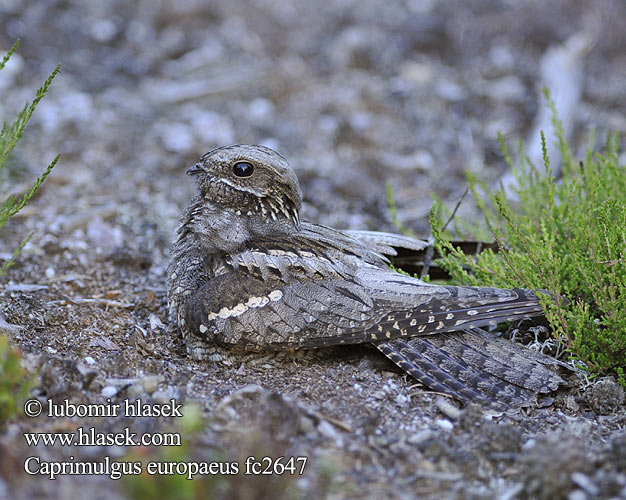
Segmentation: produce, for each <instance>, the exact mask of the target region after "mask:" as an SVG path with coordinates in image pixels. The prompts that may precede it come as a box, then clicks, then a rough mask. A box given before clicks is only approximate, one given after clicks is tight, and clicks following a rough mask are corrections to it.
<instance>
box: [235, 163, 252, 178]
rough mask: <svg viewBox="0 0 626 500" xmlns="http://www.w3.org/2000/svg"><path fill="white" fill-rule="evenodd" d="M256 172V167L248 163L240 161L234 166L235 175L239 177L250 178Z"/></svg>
mask: <svg viewBox="0 0 626 500" xmlns="http://www.w3.org/2000/svg"><path fill="white" fill-rule="evenodd" d="M252 172H254V165H253V164H252V163H250V162H247V161H238V162H237V163H235V164H234V165H233V174H235V175H236V176H237V177H250V176H251V175H252Z"/></svg>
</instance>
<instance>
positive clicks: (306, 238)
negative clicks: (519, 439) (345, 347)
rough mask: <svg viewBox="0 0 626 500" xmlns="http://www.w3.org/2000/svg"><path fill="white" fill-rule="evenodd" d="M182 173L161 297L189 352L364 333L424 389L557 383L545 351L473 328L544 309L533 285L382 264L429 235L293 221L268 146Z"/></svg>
mask: <svg viewBox="0 0 626 500" xmlns="http://www.w3.org/2000/svg"><path fill="white" fill-rule="evenodd" d="M187 174H189V175H192V176H194V177H195V178H196V179H197V182H198V188H199V192H198V193H197V194H196V195H195V196H194V197H193V199H192V200H191V203H190V204H189V206H188V207H187V208H186V209H185V211H184V213H183V215H182V218H181V221H180V225H179V227H178V230H177V232H176V235H175V238H174V242H173V247H172V253H171V259H170V264H169V268H168V282H169V283H168V302H169V310H170V316H171V318H172V319H173V320H174V321H176V322H177V323H178V327H179V328H180V331H181V333H182V335H183V337H184V339H185V341H186V345H187V350H188V352H189V353H190V354H191V356H193V357H194V358H196V359H202V360H208V361H212V362H227V360H228V359H230V358H231V357H232V355H233V354H232V353H237V352H246V351H284V350H295V349H310V348H322V347H324V346H330V345H338V344H356V343H371V344H373V345H374V346H375V347H376V348H377V349H378V350H380V351H381V352H382V353H384V354H385V355H386V356H387V357H388V358H390V359H391V360H392V361H393V362H394V363H396V364H397V365H398V366H400V367H401V368H402V369H403V370H405V371H406V372H407V373H409V374H410V375H412V376H413V377H415V378H416V379H417V380H419V381H420V382H422V383H423V384H424V385H426V386H428V387H429V388H430V389H432V390H435V391H439V392H442V393H446V394H448V395H451V396H453V397H455V398H457V399H459V400H461V401H463V402H468V401H474V402H479V403H483V404H485V405H487V406H491V407H498V408H506V407H509V406H521V405H529V404H532V402H533V401H534V400H535V399H536V397H537V394H538V393H547V392H550V391H553V390H555V389H557V388H558V386H559V385H560V384H561V383H562V382H563V381H562V379H561V378H560V377H559V375H557V374H556V373H555V372H554V371H552V370H550V369H548V368H547V367H546V366H547V365H548V364H550V360H551V358H548V357H546V356H543V355H540V354H538V353H535V352H534V351H530V350H529V349H525V348H523V347H521V346H519V345H517V344H513V343H510V342H507V341H506V340H502V339H499V338H497V337H495V336H493V335H491V334H489V333H487V332H486V331H484V330H483V329H482V328H481V327H486V326H491V325H495V324H498V323H501V322H508V321H516V320H521V319H524V318H530V317H534V316H541V315H542V314H543V311H542V308H541V306H540V303H539V300H538V298H537V296H536V295H535V293H534V292H532V291H530V290H524V289H512V290H507V289H498V288H487V287H457V286H443V285H434V284H429V283H425V282H423V281H421V280H419V279H416V278H413V277H409V276H406V275H403V274H400V273H398V272H395V271H393V270H391V269H390V268H389V266H388V264H389V260H388V258H387V257H388V256H393V255H394V254H395V250H394V247H403V248H409V249H415V250H419V249H421V248H424V247H425V246H426V243H425V242H423V241H418V240H415V239H412V238H409V237H406V236H400V235H394V234H390V233H379V232H375V231H338V230H335V229H332V228H330V227H326V226H323V225H318V224H312V223H309V222H305V221H301V220H300V217H299V211H300V205H301V201H302V195H301V191H300V187H299V184H298V179H297V177H296V175H295V173H294V171H293V170H292V169H291V168H290V167H289V165H288V163H287V161H286V160H285V159H284V158H283V157H282V156H281V155H280V154H278V153H277V152H275V151H273V150H271V149H269V148H266V147H263V146H253V145H241V144H238V145H233V146H226V147H221V148H217V149H214V150H212V151H210V152H208V153H207V154H205V155H204V156H203V157H202V159H201V160H200V161H199V162H198V163H197V164H195V165H194V166H193V167H191V168H190V169H189V170H188V171H187Z"/></svg>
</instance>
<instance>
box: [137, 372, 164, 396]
mask: <svg viewBox="0 0 626 500" xmlns="http://www.w3.org/2000/svg"><path fill="white" fill-rule="evenodd" d="M162 379H163V377H160V376H158V375H148V376H146V377H143V378H142V379H141V385H142V387H143V390H144V391H146V392H147V393H148V394H152V393H153V392H154V391H156V390H157V389H158V388H159V382H161V381H162Z"/></svg>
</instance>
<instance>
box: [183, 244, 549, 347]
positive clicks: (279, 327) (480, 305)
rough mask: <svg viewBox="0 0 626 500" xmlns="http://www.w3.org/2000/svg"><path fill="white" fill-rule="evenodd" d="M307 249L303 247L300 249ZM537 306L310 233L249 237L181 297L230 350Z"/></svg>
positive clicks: (473, 319) (472, 321)
mask: <svg viewBox="0 0 626 500" xmlns="http://www.w3.org/2000/svg"><path fill="white" fill-rule="evenodd" d="M302 248H307V250H306V251H302V250H300V249H302ZM540 314H542V309H541V306H540V304H539V301H538V299H537V297H536V296H535V295H534V293H533V292H531V291H527V290H502V289H497V288H472V287H448V286H438V285H431V284H427V283H424V282H422V281H420V280H418V279H415V278H411V277H409V276H405V275H402V274H399V273H396V272H394V271H391V270H389V269H387V268H386V267H379V266H378V265H375V264H368V263H366V262H364V261H363V260H362V259H361V258H360V256H358V255H355V254H349V253H347V252H346V251H345V250H344V249H341V248H335V247H329V246H328V245H325V244H323V243H320V242H319V240H316V242H315V244H314V242H312V241H308V242H306V244H304V243H303V242H301V241H295V239H294V238H293V237H290V238H285V241H278V240H277V239H276V238H274V239H272V240H260V239H259V240H258V241H255V242H254V244H253V245H252V244H251V245H250V246H249V248H247V249H245V250H242V251H241V252H240V253H239V254H236V255H233V256H231V257H229V259H228V260H225V261H224V262H223V263H222V267H221V271H220V274H218V275H217V276H215V277H214V278H212V279H211V280H209V282H208V283H206V284H205V285H203V286H202V287H200V288H199V290H197V291H196V292H195V293H194V294H193V295H192V296H191V298H190V299H189V300H188V301H187V304H186V312H185V322H186V323H187V324H188V325H189V326H190V327H191V329H192V331H195V332H198V334H199V335H200V336H204V337H207V340H208V341H209V342H210V341H215V342H218V343H220V344H223V345H226V346H228V347H231V348H233V349H244V350H251V349H257V350H258V349H265V350H286V349H297V348H313V347H323V346H328V345H336V344H355V343H363V342H371V341H376V340H386V339H394V338H398V337H404V338H409V337H412V336H416V335H428V334H433V333H440V332H448V331H455V330H461V329H465V328H473V327H479V326H485V325H491V324H496V323H499V322H502V321H512V320H515V319H522V318H528V317H531V316H536V315H540Z"/></svg>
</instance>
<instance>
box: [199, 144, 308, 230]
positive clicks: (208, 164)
mask: <svg viewBox="0 0 626 500" xmlns="http://www.w3.org/2000/svg"><path fill="white" fill-rule="evenodd" d="M187 175H193V176H195V177H196V178H197V180H198V187H199V188H200V194H201V195H202V197H203V198H204V199H206V200H207V201H209V202H211V203H214V204H216V205H219V206H223V207H227V208H230V209H233V210H234V211H235V212H236V213H238V214H241V215H242V216H246V215H247V216H251V215H255V216H260V217H262V218H265V219H266V220H268V221H269V220H285V219H287V220H290V221H293V223H294V224H298V223H299V218H298V217H299V210H300V205H301V204H302V194H301V191H300V186H299V184H298V178H297V177H296V174H295V173H294V171H293V170H292V169H291V167H290V166H289V164H288V163H287V160H285V158H283V157H282V156H281V155H280V154H278V153H277V152H276V151H274V150H272V149H270V148H266V147H264V146H253V145H247V144H235V145H232V146H224V147H221V148H217V149H214V150H212V151H209V152H208V153H206V154H205V155H204V156H203V157H202V158H201V159H200V161H199V162H198V163H196V164H195V165H194V166H193V167H191V168H190V169H189V170H187Z"/></svg>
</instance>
